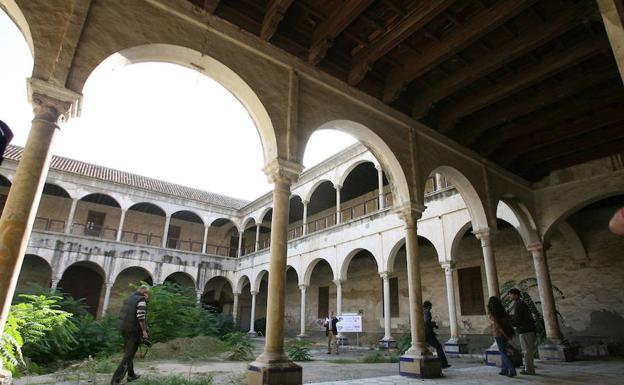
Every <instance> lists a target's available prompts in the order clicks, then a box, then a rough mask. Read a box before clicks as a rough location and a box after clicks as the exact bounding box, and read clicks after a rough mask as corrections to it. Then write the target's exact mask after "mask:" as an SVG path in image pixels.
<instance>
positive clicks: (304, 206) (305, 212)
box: [301, 201, 309, 235]
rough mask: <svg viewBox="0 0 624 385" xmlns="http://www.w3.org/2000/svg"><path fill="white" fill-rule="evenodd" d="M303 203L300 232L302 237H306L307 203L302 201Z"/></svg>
mask: <svg viewBox="0 0 624 385" xmlns="http://www.w3.org/2000/svg"><path fill="white" fill-rule="evenodd" d="M302 203H303V227H302V229H301V232H302V233H303V235H308V203H309V202H308V201H302Z"/></svg>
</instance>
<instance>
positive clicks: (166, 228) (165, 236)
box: [162, 215, 171, 249]
mask: <svg viewBox="0 0 624 385" xmlns="http://www.w3.org/2000/svg"><path fill="white" fill-rule="evenodd" d="M169 222H171V215H167V216H166V217H165V229H164V231H163V238H162V247H163V249H164V248H165V247H167V237H168V236H169Z"/></svg>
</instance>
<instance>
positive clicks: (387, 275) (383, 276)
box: [379, 271, 390, 279]
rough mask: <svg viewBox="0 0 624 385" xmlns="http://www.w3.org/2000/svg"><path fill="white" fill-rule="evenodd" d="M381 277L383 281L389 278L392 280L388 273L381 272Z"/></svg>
mask: <svg viewBox="0 0 624 385" xmlns="http://www.w3.org/2000/svg"><path fill="white" fill-rule="evenodd" d="M379 276H380V277H381V279H388V278H390V272H388V271H380V272H379Z"/></svg>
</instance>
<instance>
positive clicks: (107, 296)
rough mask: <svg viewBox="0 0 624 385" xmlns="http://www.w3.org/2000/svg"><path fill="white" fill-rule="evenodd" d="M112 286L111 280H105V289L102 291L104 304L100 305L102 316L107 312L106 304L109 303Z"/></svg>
mask: <svg viewBox="0 0 624 385" xmlns="http://www.w3.org/2000/svg"><path fill="white" fill-rule="evenodd" d="M112 288H113V282H106V291H105V292H104V304H103V305H102V316H105V315H106V313H108V304H109V303H110V294H111V289H112Z"/></svg>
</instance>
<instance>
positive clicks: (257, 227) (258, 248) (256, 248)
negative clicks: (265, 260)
mask: <svg viewBox="0 0 624 385" xmlns="http://www.w3.org/2000/svg"><path fill="white" fill-rule="evenodd" d="M254 250H255V251H258V250H260V224H257V225H256V244H255V247H254Z"/></svg>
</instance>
